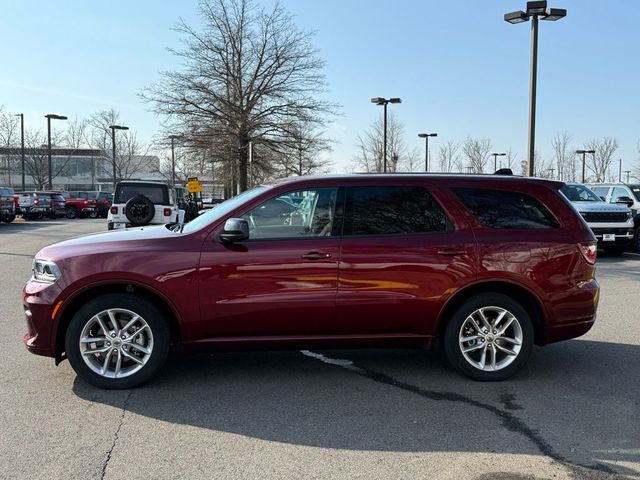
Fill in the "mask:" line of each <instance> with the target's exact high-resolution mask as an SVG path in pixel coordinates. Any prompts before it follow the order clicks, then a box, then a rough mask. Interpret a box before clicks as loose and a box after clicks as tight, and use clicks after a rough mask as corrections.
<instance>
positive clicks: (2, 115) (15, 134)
mask: <svg viewBox="0 0 640 480" xmlns="http://www.w3.org/2000/svg"><path fill="white" fill-rule="evenodd" d="M19 136H20V121H19V120H18V117H16V116H15V115H14V114H12V113H11V112H8V111H6V110H5V108H4V106H3V105H0V147H5V148H11V147H15V146H16V142H18V141H19V140H20V139H19ZM14 169H15V155H13V154H9V155H5V157H4V159H3V161H2V162H1V163H0V170H1V171H3V173H4V181H3V183H4V182H6V184H7V185H9V186H12V185H13V179H12V178H11V172H12V171H13V170H14Z"/></svg>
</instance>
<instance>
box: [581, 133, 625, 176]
mask: <svg viewBox="0 0 640 480" xmlns="http://www.w3.org/2000/svg"><path fill="white" fill-rule="evenodd" d="M586 149H587V150H595V152H596V153H594V154H593V155H589V156H588V157H587V159H586V164H587V170H589V171H590V172H591V173H593V175H594V177H595V178H593V180H594V181H595V182H604V181H605V180H606V176H607V170H608V169H609V167H610V166H611V160H612V158H613V154H614V153H615V151H616V150H617V149H618V141H617V140H616V139H615V138H614V137H603V138H601V139H596V138H594V139H591V140H589V141H588V142H587V144H586Z"/></svg>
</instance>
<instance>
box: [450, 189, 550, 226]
mask: <svg viewBox="0 0 640 480" xmlns="http://www.w3.org/2000/svg"><path fill="white" fill-rule="evenodd" d="M452 190H453V193H455V194H456V196H457V197H458V198H459V199H460V200H461V201H462V203H464V205H465V206H466V207H467V208H468V209H469V210H470V211H471V213H472V214H473V215H474V216H475V217H476V219H477V220H478V221H479V222H480V223H482V224H483V225H485V226H487V227H491V228H510V229H529V228H535V229H545V228H558V227H559V224H558V221H557V220H556V219H555V218H554V217H553V215H551V212H549V210H547V209H546V207H545V206H544V205H542V204H541V203H540V202H538V201H537V200H536V199H535V198H533V197H532V196H530V195H527V194H526V193H521V192H513V191H508V190H489V189H482V188H452Z"/></svg>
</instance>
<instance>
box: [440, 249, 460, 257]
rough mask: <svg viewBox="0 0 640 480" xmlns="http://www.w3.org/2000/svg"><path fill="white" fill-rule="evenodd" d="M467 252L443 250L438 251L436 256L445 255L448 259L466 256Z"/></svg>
mask: <svg viewBox="0 0 640 480" xmlns="http://www.w3.org/2000/svg"><path fill="white" fill-rule="evenodd" d="M466 254H467V252H465V251H464V250H454V249H453V248H451V249H445V250H438V255H447V256H449V257H455V256H458V255H466Z"/></svg>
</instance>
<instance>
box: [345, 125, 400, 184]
mask: <svg viewBox="0 0 640 480" xmlns="http://www.w3.org/2000/svg"><path fill="white" fill-rule="evenodd" d="M404 136H405V133H404V125H403V124H402V123H401V122H400V121H399V120H398V118H397V117H396V115H395V114H393V113H390V114H389V115H388V117H387V171H388V172H395V171H397V170H398V165H399V164H401V163H402V162H406V160H407V147H406V144H405V143H404ZM354 164H355V167H356V169H359V170H364V171H365V172H367V173H372V172H383V171H384V118H383V117H382V115H381V116H380V117H378V118H377V119H376V120H375V121H374V122H373V123H372V124H371V126H370V127H369V129H368V130H367V131H365V132H364V134H363V135H358V153H357V154H356V155H355V157H354Z"/></svg>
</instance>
